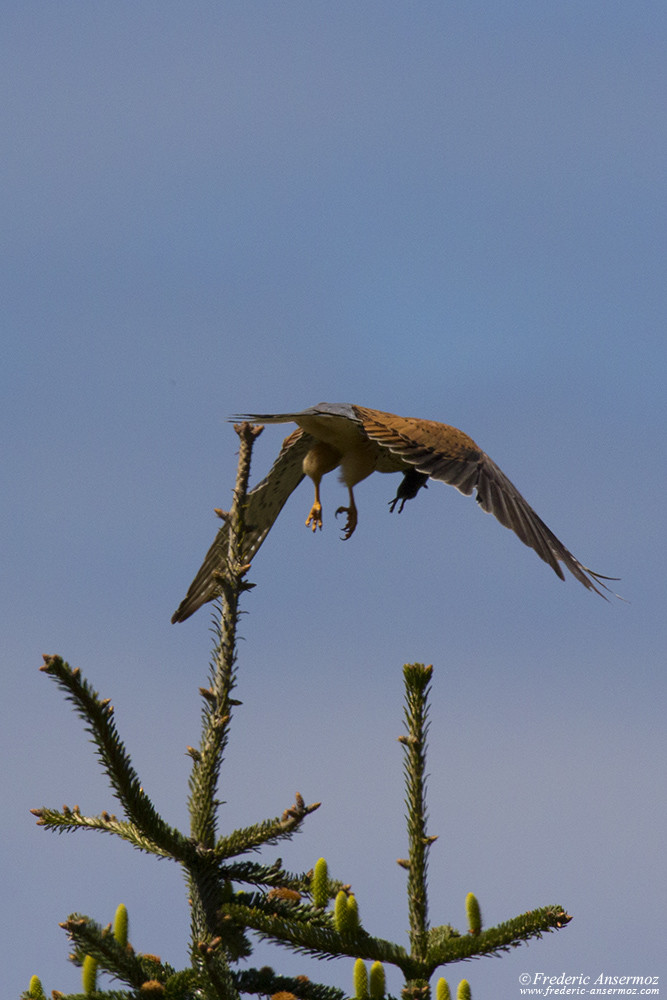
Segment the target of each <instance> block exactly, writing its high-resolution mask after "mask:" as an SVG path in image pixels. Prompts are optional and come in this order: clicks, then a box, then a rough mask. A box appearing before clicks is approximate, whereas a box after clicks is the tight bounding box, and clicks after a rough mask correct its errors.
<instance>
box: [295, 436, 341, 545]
mask: <svg viewBox="0 0 667 1000" xmlns="http://www.w3.org/2000/svg"><path fill="white" fill-rule="evenodd" d="M339 462H340V452H339V451H338V449H337V448H334V447H333V445H330V444H327V443H326V441H316V442H315V443H314V444H313V446H312V448H311V449H310V451H309V452H308V454H307V455H306V456H305V458H304V460H303V471H304V472H305V474H306V475H307V476H310V478H311V479H312V481H313V485H314V486H315V503H314V504H313V506H312V507H311V508H310V514H309V515H308V517H307V518H306V527H309V526H310V527H311V528H312V529H313V531H317V529H318V528H320V529H321V528H322V504H321V503H320V483H321V482H322V476H325V475H326V474H327V472H331V470H332V469H335V468H336V466H337V465H338V464H339Z"/></svg>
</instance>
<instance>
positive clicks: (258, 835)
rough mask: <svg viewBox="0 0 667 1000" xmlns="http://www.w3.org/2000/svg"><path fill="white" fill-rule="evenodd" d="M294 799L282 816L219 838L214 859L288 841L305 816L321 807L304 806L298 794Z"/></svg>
mask: <svg viewBox="0 0 667 1000" xmlns="http://www.w3.org/2000/svg"><path fill="white" fill-rule="evenodd" d="M296 799H297V801H296V805H294V806H291V807H290V808H289V809H286V810H285V812H284V813H283V814H282V816H277V817H276V818H275V819H267V820H264V821H263V822H262V823H256V824H254V825H253V826H247V827H241V828H240V829H238V830H234V831H233V833H230V834H228V835H227V836H226V837H221V838H220V839H219V840H218V842H217V843H216V845H215V848H214V852H213V853H214V854H215V857H216V858H218V859H220V860H224V859H225V858H231V857H237V856H238V855H239V854H244V853H245V852H246V851H256V850H258V848H260V847H262V846H264V845H265V844H276V843H278V842H279V841H281V840H290V839H291V838H292V836H293V835H294V833H296V831H297V830H298V829H299V827H300V826H301V824H302V823H303V821H304V819H305V818H306V816H308V815H309V814H310V813H312V812H315V810H316V809H319V807H320V805H321V803H320V802H314V803H313V804H312V805H309V806H306V805H304V802H303V799H302V798H301V796H300V795H299V794H298V793H297V796H296Z"/></svg>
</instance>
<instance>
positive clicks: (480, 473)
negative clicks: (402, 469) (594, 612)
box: [354, 406, 613, 600]
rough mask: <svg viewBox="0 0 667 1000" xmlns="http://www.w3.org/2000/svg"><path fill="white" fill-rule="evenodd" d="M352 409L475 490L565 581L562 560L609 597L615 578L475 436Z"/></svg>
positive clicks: (426, 464)
mask: <svg viewBox="0 0 667 1000" xmlns="http://www.w3.org/2000/svg"><path fill="white" fill-rule="evenodd" d="M354 409H355V411H356V412H357V414H358V416H359V417H360V419H361V422H362V425H363V428H364V430H365V432H366V433H367V434H368V436H369V438H371V439H372V440H373V441H375V442H377V444H379V445H381V446H382V447H383V448H387V450H388V451H389V452H391V454H392V455H396V456H400V458H402V459H403V460H404V461H405V462H406V463H408V464H409V465H410V466H412V467H413V468H415V469H416V470H417V472H419V473H422V474H424V475H427V476H429V477H430V478H431V479H438V480H440V481H441V482H443V483H448V484H449V485H450V486H455V487H456V489H457V490H459V491H460V492H461V493H463V494H465V495H466V496H470V495H471V494H472V491H473V490H476V491H477V493H476V498H475V499H476V500H477V503H478V504H479V505H480V507H481V508H482V510H484V511H487V512H488V513H490V514H493V515H494V516H495V517H497V519H498V520H499V521H500V523H501V524H503V525H504V526H505V527H506V528H510V529H511V530H512V531H513V532H514V533H515V534H516V535H517V536H518V537H519V538H520V539H521V541H522V542H523V543H524V544H525V545H528V546H529V547H530V548H531V549H534V550H535V552H536V553H537V554H538V556H539V557H540V558H541V559H543V560H544V561H545V562H546V563H547V564H548V565H549V566H551V568H552V569H553V570H554V572H555V573H557V574H558V576H559V577H560V578H561V580H564V579H565V576H564V574H563V570H562V568H561V565H560V564H561V563H562V564H563V565H564V566H565V567H566V568H567V569H568V570H569V571H570V573H572V575H573V576H574V577H575V578H576V579H577V580H579V582H580V583H582V584H583V585H584V587H586V588H587V589H588V590H594V591H595V593H596V594H599V595H600V597H604V598H605V600H608V598H607V597H606V595H605V594H604V593H603V591H607V593H611V590H610V589H609V587H607V586H606V585H605V584H604V583H603V582H602V581H603V580H610V579H613V578H612V577H607V576H602V575H601V574H600V573H595V572H594V571H593V570H591V569H589V568H588V567H587V566H584V565H582V563H580V562H579V560H578V559H576V558H575V556H573V555H572V553H571V552H570V551H569V550H568V549H566V548H565V546H564V545H563V543H562V542H561V541H560V540H559V539H558V538H557V537H556V535H554V533H553V531H551V529H550V528H548V527H547V525H546V524H545V523H544V521H543V520H542V519H541V517H539V515H538V514H536V513H535V511H534V510H533V508H532V507H531V506H530V504H529V503H528V502H527V501H526V500H525V499H524V498H523V497H522V496H521V494H520V493H519V491H518V489H517V488H516V486H514V484H513V483H512V482H510V480H509V479H508V478H507V476H506V475H505V473H504V472H503V471H502V469H500V468H499V467H498V466H497V465H496V463H495V462H494V461H493V460H492V459H490V458H489V456H488V455H487V454H485V453H484V452H483V451H482V450H481V448H479V447H478V445H476V444H475V442H474V441H473V439H472V438H471V437H468V435H467V434H464V433H463V431H460V430H458V429H457V428H456V427H450V426H448V425H447V424H439V423H436V422H435V421H432V420H417V419H414V418H409V417H397V416H395V415H394V414H392V413H383V412H381V411H379V410H370V409H367V408H365V407H363V406H355V407H354ZM397 499H398V496H397ZM600 588H602V589H600Z"/></svg>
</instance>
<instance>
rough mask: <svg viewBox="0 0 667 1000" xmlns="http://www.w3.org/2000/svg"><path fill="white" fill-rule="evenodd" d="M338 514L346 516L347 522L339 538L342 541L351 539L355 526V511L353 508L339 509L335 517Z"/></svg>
mask: <svg viewBox="0 0 667 1000" xmlns="http://www.w3.org/2000/svg"><path fill="white" fill-rule="evenodd" d="M339 514H347V520H346V522H345V527H344V528H343V534H342V536H341V537H342V540H343V541H347V539H348V538H351V537H352V535H353V534H354V529H355V528H356V526H357V511H356V508H354V507H339V508H338V510H337V511H336V517H338V515H339Z"/></svg>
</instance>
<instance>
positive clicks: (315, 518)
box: [306, 503, 322, 531]
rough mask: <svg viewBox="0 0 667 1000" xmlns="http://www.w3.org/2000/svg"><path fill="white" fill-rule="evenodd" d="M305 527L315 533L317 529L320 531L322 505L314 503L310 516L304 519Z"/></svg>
mask: <svg viewBox="0 0 667 1000" xmlns="http://www.w3.org/2000/svg"><path fill="white" fill-rule="evenodd" d="M306 527H307V528H308V527H310V528H311V530H312V531H317V529H318V528H319V529H320V531H321V530H322V504H321V503H314V504H313V506H312V507H311V509H310V514H309V515H308V517H307V518H306Z"/></svg>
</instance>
